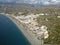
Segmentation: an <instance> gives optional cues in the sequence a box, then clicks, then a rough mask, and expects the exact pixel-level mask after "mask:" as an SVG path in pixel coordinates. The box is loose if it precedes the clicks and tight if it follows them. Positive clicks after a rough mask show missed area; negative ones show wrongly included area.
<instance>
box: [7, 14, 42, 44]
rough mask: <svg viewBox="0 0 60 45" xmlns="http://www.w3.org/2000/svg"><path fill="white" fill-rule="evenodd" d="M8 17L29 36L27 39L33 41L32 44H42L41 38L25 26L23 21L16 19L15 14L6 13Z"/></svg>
mask: <svg viewBox="0 0 60 45" xmlns="http://www.w3.org/2000/svg"><path fill="white" fill-rule="evenodd" d="M6 16H7V17H8V18H10V19H11V20H12V21H13V22H14V23H15V24H16V26H17V27H18V28H19V29H20V31H21V32H22V33H23V35H24V36H25V37H26V38H27V40H28V41H29V42H30V43H31V45H42V44H41V40H38V39H37V38H36V37H35V36H33V34H32V33H31V32H30V31H29V30H27V29H28V28H27V29H26V28H25V25H23V24H22V23H21V22H19V21H18V20H16V19H15V18H14V17H13V16H10V15H6Z"/></svg>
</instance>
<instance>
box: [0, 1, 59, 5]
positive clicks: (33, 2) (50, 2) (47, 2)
mask: <svg viewBox="0 0 60 45" xmlns="http://www.w3.org/2000/svg"><path fill="white" fill-rule="evenodd" d="M1 1H2V2H16V3H31V4H36V3H41V2H42V3H43V4H56V3H59V2H60V0H0V2H1Z"/></svg>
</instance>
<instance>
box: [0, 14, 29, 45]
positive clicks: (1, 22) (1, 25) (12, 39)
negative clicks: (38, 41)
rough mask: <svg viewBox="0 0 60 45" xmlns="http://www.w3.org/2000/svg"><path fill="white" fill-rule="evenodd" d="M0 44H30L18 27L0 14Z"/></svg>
mask: <svg viewBox="0 0 60 45" xmlns="http://www.w3.org/2000/svg"><path fill="white" fill-rule="evenodd" d="M0 45H30V43H29V41H28V40H27V39H26V38H25V36H24V35H23V34H22V32H21V31H20V30H19V29H18V27H17V26H16V25H15V24H14V23H13V22H12V21H11V20H10V19H9V18H7V17H6V16H4V15H1V14H0Z"/></svg>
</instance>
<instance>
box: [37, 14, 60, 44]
mask: <svg viewBox="0 0 60 45" xmlns="http://www.w3.org/2000/svg"><path fill="white" fill-rule="evenodd" d="M46 19H47V20H48V21H46ZM37 22H38V23H39V26H41V25H45V26H47V27H48V32H49V37H48V38H47V39H44V42H45V43H47V44H51V45H53V44H57V45H59V44H60V18H57V15H56V14H55V15H51V14H50V15H43V16H39V17H38V18H37Z"/></svg>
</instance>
